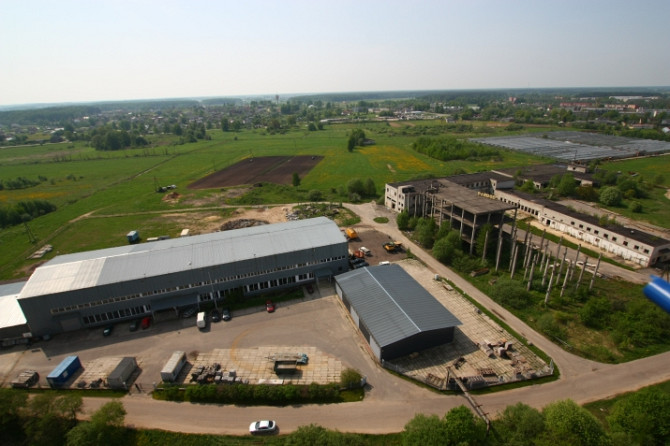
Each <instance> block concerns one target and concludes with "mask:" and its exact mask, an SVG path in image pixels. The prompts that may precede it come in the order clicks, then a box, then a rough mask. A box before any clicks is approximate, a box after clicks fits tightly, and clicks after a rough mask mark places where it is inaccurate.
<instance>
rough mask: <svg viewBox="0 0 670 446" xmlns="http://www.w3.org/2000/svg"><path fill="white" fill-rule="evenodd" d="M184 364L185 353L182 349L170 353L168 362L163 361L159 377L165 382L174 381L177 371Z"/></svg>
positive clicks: (179, 370)
mask: <svg viewBox="0 0 670 446" xmlns="http://www.w3.org/2000/svg"><path fill="white" fill-rule="evenodd" d="M184 364H186V353H184V352H183V351H176V352H174V353H172V356H170V359H169V360H168V362H166V363H165V367H163V370H161V379H162V380H163V381H165V382H174V381H176V380H177V377H178V376H179V372H181V369H183V368H184Z"/></svg>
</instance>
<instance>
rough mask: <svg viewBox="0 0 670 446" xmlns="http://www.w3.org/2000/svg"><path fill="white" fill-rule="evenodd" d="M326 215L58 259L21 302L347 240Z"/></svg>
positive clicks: (36, 278) (40, 273) (34, 281)
mask: <svg viewBox="0 0 670 446" xmlns="http://www.w3.org/2000/svg"><path fill="white" fill-rule="evenodd" d="M344 241H345V239H344V235H343V234H342V232H341V231H340V230H339V228H338V227H337V225H336V224H335V223H334V222H333V221H331V220H329V219H328V218H326V217H318V218H312V219H307V220H298V221H291V222H286V223H277V224H271V225H263V226H254V227H250V228H244V229H237V230H233V231H224V232H215V233H212V234H204V235H195V236H191V237H180V238H175V239H168V240H161V241H156V242H150V243H140V244H137V245H128V246H120V247H116V248H108V249H101V250H97V251H87V252H80V253H76V254H67V255H61V256H57V257H54V258H53V259H52V260H50V261H49V262H47V263H45V264H44V265H42V266H40V267H39V268H37V269H36V270H35V272H34V273H33V275H32V276H31V277H30V279H29V280H28V283H27V284H26V286H25V287H24V288H23V291H22V292H21V294H20V296H19V298H28V297H34V296H40V295H43V294H52V293H60V292H66V291H70V290H76V289H84V288H90V287H94V286H99V285H106V284H113V283H120V282H125V281H130V280H135V279H142V278H148V277H155V276H162V275H165V274H171V273H176V272H183V271H188V270H196V269H201V268H206V267H211V266H216V265H221V264H226V263H233V262H239V261H243V260H249V259H254V258H262V257H268V256H272V255H276V254H282V253H289V252H296V251H301V250H306V249H311V248H314V247H316V246H329V245H333V244H339V243H342V242H344Z"/></svg>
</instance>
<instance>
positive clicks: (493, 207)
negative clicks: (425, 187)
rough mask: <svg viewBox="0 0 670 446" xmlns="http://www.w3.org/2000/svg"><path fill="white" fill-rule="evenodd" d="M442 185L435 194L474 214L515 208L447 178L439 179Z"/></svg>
mask: <svg viewBox="0 0 670 446" xmlns="http://www.w3.org/2000/svg"><path fill="white" fill-rule="evenodd" d="M437 183H439V185H440V187H439V188H437V191H436V193H435V196H436V197H437V198H438V199H441V200H445V201H446V202H448V203H451V204H453V205H455V206H458V207H459V208H461V209H465V210H466V211H468V212H470V213H472V214H474V215H481V214H488V213H492V212H504V211H506V210H509V209H514V206H510V205H509V204H507V203H503V202H501V201H498V200H492V199H490V198H486V197H482V196H480V195H479V194H478V193H477V192H475V191H473V190H470V189H467V188H465V187H463V186H460V185H458V184H456V183H452V182H451V181H449V180H447V179H439V180H437Z"/></svg>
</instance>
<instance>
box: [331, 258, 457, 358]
mask: <svg viewBox="0 0 670 446" xmlns="http://www.w3.org/2000/svg"><path fill="white" fill-rule="evenodd" d="M335 290H336V292H337V295H338V296H339V297H340V299H342V302H343V303H344V306H345V307H346V308H347V310H348V311H349V313H350V314H351V318H352V320H353V321H354V324H356V326H357V327H358V329H359V330H360V331H361V333H362V335H363V337H364V338H365V340H366V341H367V342H368V344H370V348H371V349H372V352H373V354H374V356H375V357H376V358H377V360H379V361H380V362H383V361H388V360H392V359H395V358H398V357H401V356H406V355H409V354H411V353H414V352H419V351H422V350H425V349H427V348H430V347H435V346H438V345H442V344H446V343H448V342H451V341H453V340H454V330H455V328H456V326H457V325H461V322H460V321H459V320H458V319H457V318H456V316H454V315H453V314H451V313H450V312H449V310H447V309H446V308H445V307H444V306H443V305H442V304H441V303H439V302H438V301H437V300H436V299H435V298H434V297H433V296H432V295H431V294H430V293H429V292H428V291H426V289H425V288H423V287H422V286H421V285H420V284H419V283H418V282H417V281H416V280H414V278H412V276H410V275H409V274H407V272H406V271H405V270H404V269H402V268H401V267H400V266H398V265H384V266H373V267H370V268H360V269H357V270H353V271H350V272H348V273H344V274H340V275H338V276H337V277H335Z"/></svg>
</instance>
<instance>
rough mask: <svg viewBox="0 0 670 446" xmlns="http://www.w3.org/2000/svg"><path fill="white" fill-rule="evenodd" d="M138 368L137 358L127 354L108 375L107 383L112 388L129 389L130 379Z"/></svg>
mask: <svg viewBox="0 0 670 446" xmlns="http://www.w3.org/2000/svg"><path fill="white" fill-rule="evenodd" d="M135 370H137V361H136V360H135V358H133V357H130V356H127V357H125V358H121V360H120V361H119V364H118V365H117V366H116V367H115V368H114V370H112V371H111V372H110V374H109V375H107V385H108V386H109V387H110V388H111V389H127V388H128V379H129V378H130V377H131V376H132V375H133V373H135Z"/></svg>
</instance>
